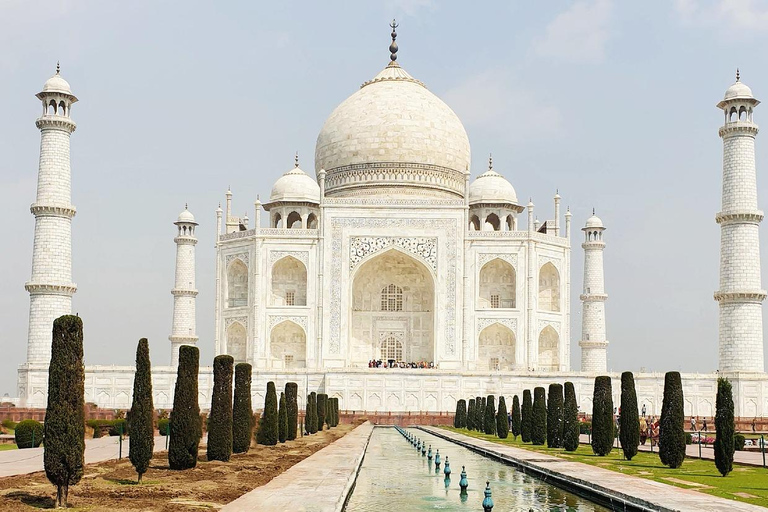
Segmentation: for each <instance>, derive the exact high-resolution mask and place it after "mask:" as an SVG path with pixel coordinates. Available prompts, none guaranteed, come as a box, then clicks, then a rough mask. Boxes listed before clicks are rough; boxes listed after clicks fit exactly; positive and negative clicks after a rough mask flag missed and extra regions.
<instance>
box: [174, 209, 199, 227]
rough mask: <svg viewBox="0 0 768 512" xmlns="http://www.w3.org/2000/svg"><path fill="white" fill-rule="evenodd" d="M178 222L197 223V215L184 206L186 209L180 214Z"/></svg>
mask: <svg viewBox="0 0 768 512" xmlns="http://www.w3.org/2000/svg"><path fill="white" fill-rule="evenodd" d="M176 222H186V223H188V224H195V216H194V215H192V212H190V211H189V210H187V209H186V208H184V211H183V212H181V213H180V214H179V218H178V219H176Z"/></svg>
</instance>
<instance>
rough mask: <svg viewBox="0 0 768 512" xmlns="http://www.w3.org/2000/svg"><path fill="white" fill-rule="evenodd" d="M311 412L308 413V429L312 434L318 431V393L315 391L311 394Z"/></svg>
mask: <svg viewBox="0 0 768 512" xmlns="http://www.w3.org/2000/svg"><path fill="white" fill-rule="evenodd" d="M307 403H308V404H309V414H308V415H307V425H308V426H307V431H308V432H309V433H310V434H316V433H317V419H318V418H317V393H315V392H314V391H313V392H311V393H310V394H309V400H308V402H307Z"/></svg>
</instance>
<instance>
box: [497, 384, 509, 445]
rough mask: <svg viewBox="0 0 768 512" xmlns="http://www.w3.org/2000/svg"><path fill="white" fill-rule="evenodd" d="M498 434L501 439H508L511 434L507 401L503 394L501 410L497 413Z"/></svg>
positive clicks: (500, 399)
mask: <svg viewBox="0 0 768 512" xmlns="http://www.w3.org/2000/svg"><path fill="white" fill-rule="evenodd" d="M496 435H497V436H499V439H506V438H507V436H508V435H509V417H507V403H506V401H505V400H504V396H503V395H502V396H500V397H499V411H498V412H497V413H496Z"/></svg>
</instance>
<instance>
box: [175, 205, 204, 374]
mask: <svg viewBox="0 0 768 512" xmlns="http://www.w3.org/2000/svg"><path fill="white" fill-rule="evenodd" d="M174 224H176V226H177V228H178V232H177V234H176V238H174V239H173V241H174V242H176V284H175V286H174V287H173V290H171V294H172V295H173V328H172V329H171V335H170V336H169V337H168V339H169V340H171V366H173V367H175V366H177V365H178V364H179V347H180V346H181V345H194V344H196V343H197V335H195V297H197V290H196V289H195V245H196V244H197V238H195V228H196V227H197V222H195V217H194V216H193V215H192V213H190V211H189V210H188V209H187V207H186V206H185V207H184V211H183V212H181V214H179V218H178V219H177V220H176V222H174Z"/></svg>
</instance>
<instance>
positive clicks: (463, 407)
mask: <svg viewBox="0 0 768 512" xmlns="http://www.w3.org/2000/svg"><path fill="white" fill-rule="evenodd" d="M466 411H467V402H466V400H463V399H462V400H459V401H457V402H456V414H455V415H454V417H453V426H454V428H464V427H463V426H462V421H463V422H464V424H466V414H467V412H466Z"/></svg>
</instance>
